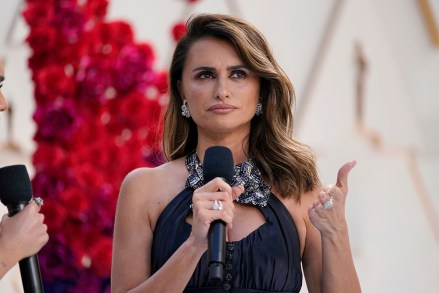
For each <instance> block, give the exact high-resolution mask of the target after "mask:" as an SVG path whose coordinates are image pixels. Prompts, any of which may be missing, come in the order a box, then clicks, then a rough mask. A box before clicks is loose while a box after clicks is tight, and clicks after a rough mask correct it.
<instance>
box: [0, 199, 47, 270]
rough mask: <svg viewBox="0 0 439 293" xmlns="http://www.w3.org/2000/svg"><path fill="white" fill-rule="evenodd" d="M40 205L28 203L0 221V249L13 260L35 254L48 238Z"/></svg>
mask: <svg viewBox="0 0 439 293" xmlns="http://www.w3.org/2000/svg"><path fill="white" fill-rule="evenodd" d="M39 210H40V207H39V206H38V205H37V204H36V203H35V202H33V201H32V202H31V203H29V204H28V205H27V206H26V207H25V208H24V209H23V210H21V211H20V212H18V213H17V214H15V215H14V216H12V217H9V216H8V215H4V216H3V218H2V221H1V223H0V249H2V250H4V252H7V254H6V253H4V255H7V256H8V258H9V259H14V261H15V262H17V261H19V260H21V259H23V258H25V257H28V256H31V255H34V254H36V253H37V252H38V251H39V250H40V249H41V248H42V247H43V246H44V245H45V244H46V243H47V241H48V240H49V235H48V234H47V226H46V225H45V224H44V223H43V221H44V215H43V214H41V213H39Z"/></svg>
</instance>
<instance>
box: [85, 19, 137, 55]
mask: <svg viewBox="0 0 439 293" xmlns="http://www.w3.org/2000/svg"><path fill="white" fill-rule="evenodd" d="M85 38H86V39H87V40H88V41H87V43H88V44H89V46H90V53H91V54H93V55H108V56H109V58H114V57H115V56H117V55H118V54H119V52H120V50H121V49H122V48H123V47H124V46H126V45H127V44H132V43H133V42H134V35H133V31H132V29H131V26H130V25H129V24H127V23H126V22H123V21H113V22H108V23H97V24H96V25H95V27H94V28H93V30H91V31H89V32H87V33H86V35H85Z"/></svg>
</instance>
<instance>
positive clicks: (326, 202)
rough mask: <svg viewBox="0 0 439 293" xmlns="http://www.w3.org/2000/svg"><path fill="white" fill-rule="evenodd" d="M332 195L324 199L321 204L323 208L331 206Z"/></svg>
mask: <svg viewBox="0 0 439 293" xmlns="http://www.w3.org/2000/svg"><path fill="white" fill-rule="evenodd" d="M332 201H333V200H332V197H330V198H329V199H328V200H327V201H325V202H324V203H323V204H322V206H323V208H324V209H325V210H327V209H330V208H332Z"/></svg>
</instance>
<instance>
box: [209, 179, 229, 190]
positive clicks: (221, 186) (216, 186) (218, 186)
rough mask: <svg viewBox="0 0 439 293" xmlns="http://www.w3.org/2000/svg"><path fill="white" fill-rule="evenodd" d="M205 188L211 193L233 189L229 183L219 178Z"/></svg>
mask: <svg viewBox="0 0 439 293" xmlns="http://www.w3.org/2000/svg"><path fill="white" fill-rule="evenodd" d="M204 187H205V188H206V189H207V190H209V191H218V190H219V191H231V188H232V187H230V185H229V184H227V182H225V181H224V180H223V179H221V178H219V177H217V178H215V179H213V180H211V181H209V182H208V183H207V184H205V185H204Z"/></svg>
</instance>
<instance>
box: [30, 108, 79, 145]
mask: <svg viewBox="0 0 439 293" xmlns="http://www.w3.org/2000/svg"><path fill="white" fill-rule="evenodd" d="M34 120H35V122H36V123H37V124H38V125H39V128H38V130H37V133H36V134H35V140H36V141H38V142H43V141H45V142H55V141H58V142H62V143H64V145H66V144H74V143H75V140H76V139H77V138H79V136H80V135H81V132H80V131H81V127H82V126H83V121H82V119H81V116H80V115H79V113H78V110H77V109H76V108H75V105H74V104H73V103H72V102H71V101H62V102H60V103H57V104H51V105H49V106H47V107H41V106H37V110H36V111H35V114H34Z"/></svg>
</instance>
